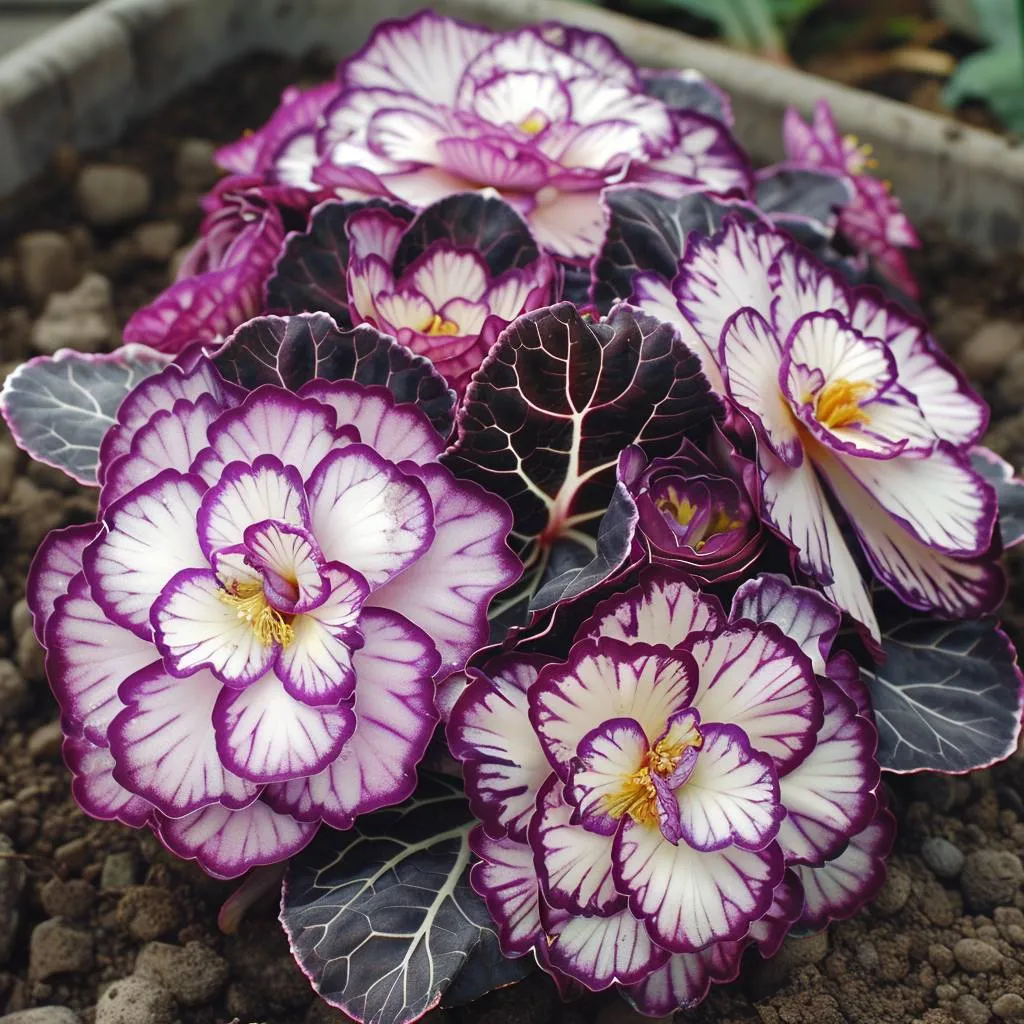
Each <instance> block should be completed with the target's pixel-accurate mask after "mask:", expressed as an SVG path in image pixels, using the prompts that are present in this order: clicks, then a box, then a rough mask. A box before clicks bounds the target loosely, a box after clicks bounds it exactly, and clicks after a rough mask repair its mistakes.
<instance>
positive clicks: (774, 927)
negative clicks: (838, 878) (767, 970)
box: [747, 868, 804, 960]
mask: <svg viewBox="0 0 1024 1024" xmlns="http://www.w3.org/2000/svg"><path fill="white" fill-rule="evenodd" d="M803 906H804V890H803V887H802V886H801V885H800V881H799V879H798V878H797V877H796V873H795V872H794V871H792V870H790V869H788V868H787V869H786V873H785V874H784V875H783V876H782V881H781V882H779V884H778V885H777V886H776V887H775V892H774V894H773V896H772V905H771V906H770V907H769V908H768V911H767V912H766V913H765V915H764V916H763V917H761V918H759V919H758V920H757V921H755V922H754V923H753V924H752V925H751V926H750V931H749V932H748V933H747V938H749V939H751V940H752V941H754V942H756V943H757V948H758V951H759V952H760V954H761V956H763V957H764V958H765V959H766V960H767V959H768V958H770V957H773V956H775V954H776V953H777V952H778V951H779V947H780V946H781V945H782V940H783V939H785V937H786V936H787V935H788V934H789V930H790V929H791V928H792V927H793V924H794V922H795V921H796V920H797V918H799V917H800V914H801V912H802V911H803Z"/></svg>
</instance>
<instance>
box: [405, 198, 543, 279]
mask: <svg viewBox="0 0 1024 1024" xmlns="http://www.w3.org/2000/svg"><path fill="white" fill-rule="evenodd" d="M439 241H444V242H450V243H451V244H452V245H454V246H457V247H459V248H466V249H474V250H475V251H476V252H478V253H480V255H481V256H483V258H484V259H485V260H486V261H487V266H488V268H489V269H490V272H491V274H493V275H498V274H503V273H505V272H506V271H508V270H512V269H513V268H516V267H518V268H522V267H528V266H530V264H532V263H535V262H536V261H537V259H539V258H540V250H539V249H538V248H537V243H536V242H535V241H534V240H533V235H532V234H531V232H530V229H529V228H528V227H527V225H526V221H524V220H523V218H522V217H521V216H520V215H519V214H518V213H516V211H515V210H513V209H512V207H511V206H509V205H508V203H506V202H505V201H504V200H503V199H499V198H498V197H497V196H485V195H482V194H481V193H479V192H461V193H458V194H457V195H454V196H448V197H447V198H446V199H442V200H441V201H440V202H439V203H434V205H433V206H428V207H427V208H426V209H425V210H424V211H423V212H422V213H421V214H420V215H419V216H418V217H417V218H416V220H415V221H414V222H413V223H412V224H411V225H410V227H409V230H408V231H406V233H405V234H404V235H403V236H402V241H401V242H400V243H399V245H398V252H397V253H396V254H395V260H394V270H395V279H396V280H397V279H398V278H400V277H401V276H402V274H404V273H405V271H406V269H407V268H408V267H409V265H410V264H411V263H412V262H413V261H414V260H416V259H417V258H418V257H419V256H422V255H423V253H424V252H426V251H427V249H428V248H430V246H431V245H433V244H434V243H435V242H439Z"/></svg>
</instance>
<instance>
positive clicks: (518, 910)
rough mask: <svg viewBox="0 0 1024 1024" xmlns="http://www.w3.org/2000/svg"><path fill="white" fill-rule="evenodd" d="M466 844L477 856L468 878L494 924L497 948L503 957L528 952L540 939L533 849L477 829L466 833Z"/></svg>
mask: <svg viewBox="0 0 1024 1024" xmlns="http://www.w3.org/2000/svg"><path fill="white" fill-rule="evenodd" d="M469 844H470V846H471V848H472V850H473V852H474V853H475V854H476V855H477V856H478V857H479V858H480V860H479V862H478V863H476V864H474V865H473V868H472V873H471V875H470V881H471V883H472V885H473V888H474V889H475V890H476V892H478V893H479V894H480V895H481V896H482V897H483V898H484V902H485V903H486V904H487V909H488V910H489V911H490V912H491V917H493V918H494V922H495V924H496V925H497V927H498V940H499V941H500V943H501V951H502V952H503V953H504V954H505V956H523V955H524V954H526V953H529V952H530V950H531V949H533V948H534V947H535V946H536V945H537V943H539V942H541V941H542V940H543V938H544V929H543V926H542V925H541V920H540V904H539V899H538V896H539V887H538V882H537V875H536V873H535V872H534V868H533V850H532V849H531V848H530V846H528V845H527V844H526V843H520V842H517V841H516V840H515V839H512V838H505V839H494V838H492V837H491V836H489V835H487V833H486V832H484V831H483V830H482V829H479V828H477V829H474V830H473V831H472V832H471V833H470V836H469Z"/></svg>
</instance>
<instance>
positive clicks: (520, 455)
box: [442, 302, 720, 622]
mask: <svg viewBox="0 0 1024 1024" xmlns="http://www.w3.org/2000/svg"><path fill="white" fill-rule="evenodd" d="M719 411H720V405H719V400H718V398H717V397H716V396H715V395H714V394H713V393H712V391H711V389H710V387H709V386H708V382H707V379H706V378H705V377H704V375H703V373H701V370H700V360H699V359H698V358H697V357H696V356H695V355H693V354H692V353H691V352H690V351H689V349H687V348H686V346H685V345H684V344H683V343H682V341H681V340H680V337H679V333H678V332H677V331H676V329H675V328H674V327H672V326H671V325H670V324H666V323H661V322H660V321H658V320H656V319H655V318H654V317H650V316H647V315H646V314H644V313H642V312H641V311H639V310H637V309H634V308H632V307H630V306H625V305H620V306H618V307H616V308H615V309H614V310H613V311H612V313H611V314H610V316H609V317H608V318H607V319H606V320H605V321H603V322H601V323H594V322H591V321H589V320H587V319H584V318H583V317H582V316H581V315H580V313H579V311H578V310H577V309H576V308H575V307H574V306H572V305H571V304H570V303H567V302H565V303H560V304H559V305H557V306H550V307H548V308H546V309H541V310H537V311H535V312H532V313H527V314H526V315H524V316H522V317H520V318H519V319H518V320H516V321H515V322H514V323H513V324H511V325H510V326H509V327H508V328H507V329H506V330H505V331H504V332H503V333H502V335H501V336H500V338H499V339H498V343H497V345H496V347H495V349H494V350H492V352H491V354H490V355H489V356H488V358H487V360H486V362H485V363H484V364H483V366H482V367H481V368H480V370H479V371H478V372H477V374H476V375H475V377H474V379H473V383H472V384H471V385H470V387H469V390H468V392H467V394H466V399H465V402H464V404H463V407H462V410H461V412H460V418H459V424H458V438H457V441H456V443H455V445H454V446H453V448H452V449H451V450H450V451H449V452H448V453H447V454H446V455H444V456H443V457H442V461H443V462H444V463H445V464H446V465H447V466H448V467H449V468H450V469H451V470H452V471H453V472H455V474H456V475H457V476H461V477H463V478H465V479H470V480H475V481H476V482H477V483H479V484H481V485H483V486H484V487H486V488H487V489H488V490H490V491H492V492H493V493H495V494H497V495H498V496H499V497H501V498H503V499H504V500H505V501H506V502H508V504H509V505H510V507H511V508H512V512H513V515H514V517H515V525H514V527H513V532H512V539H513V542H514V543H515V544H516V547H517V549H518V551H519V553H520V557H522V558H523V560H524V563H525V573H524V577H523V581H522V582H521V583H520V584H518V585H517V587H516V588H515V591H514V592H513V593H506V594H505V595H501V596H499V597H498V598H497V599H496V601H495V604H494V606H493V608H492V613H493V615H494V616H495V617H498V616H501V615H502V614H503V613H504V612H507V611H508V610H509V609H510V608H511V607H513V606H517V607H518V609H519V611H518V612H517V616H516V618H517V621H518V622H522V621H524V619H525V615H526V608H527V603H528V601H529V599H530V597H531V596H532V595H533V594H534V593H535V592H536V591H537V590H538V588H540V587H541V586H542V585H543V584H544V583H545V582H546V581H548V580H549V579H551V578H552V571H554V573H555V574H556V575H557V574H560V571H570V570H572V569H578V568H579V567H580V564H581V560H582V558H583V555H582V554H581V553H579V552H577V554H576V555H575V556H573V562H572V564H564V563H563V564H562V566H561V567H558V566H552V559H553V558H556V556H564V554H565V545H566V543H571V544H573V545H575V546H576V547H577V548H582V549H585V550H586V553H587V556H588V559H593V558H596V557H597V556H598V546H597V539H596V538H597V536H598V530H599V526H600V523H601V519H602V517H603V516H604V514H605V511H606V509H607V508H608V505H609V502H610V501H611V498H612V494H613V491H614V489H615V482H616V478H615V469H616V464H617V461H618V457H619V453H620V452H621V451H622V449H623V448H625V447H626V446H628V445H631V444H638V445H639V446H640V447H641V449H643V451H645V452H646V453H647V454H648V456H649V457H651V458H653V457H655V456H656V455H669V454H671V453H672V452H674V451H675V449H676V448H677V447H678V445H679V443H680V441H681V440H682V438H683V437H691V438H693V439H694V440H697V441H700V440H702V439H703V438H704V437H705V436H706V435H707V433H708V431H709V429H710V427H711V424H712V422H713V420H714V418H715V417H716V416H717V415H718V413H719ZM559 569H560V571H559Z"/></svg>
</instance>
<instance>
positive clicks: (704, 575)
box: [619, 430, 765, 583]
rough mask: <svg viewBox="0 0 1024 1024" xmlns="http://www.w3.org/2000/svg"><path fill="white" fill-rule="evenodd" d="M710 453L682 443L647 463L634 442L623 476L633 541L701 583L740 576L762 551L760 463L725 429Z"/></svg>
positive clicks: (715, 436)
mask: <svg viewBox="0 0 1024 1024" xmlns="http://www.w3.org/2000/svg"><path fill="white" fill-rule="evenodd" d="M708 452H709V454H706V453H705V452H703V451H701V450H700V449H699V448H697V446H696V445H694V444H693V443H692V442H690V441H684V442H683V445H682V447H681V448H680V450H679V452H678V453H677V454H676V455H673V456H671V457H669V458H659V459H654V460H652V461H651V462H650V464H648V463H647V460H646V459H645V458H644V456H643V453H642V452H640V451H639V449H636V448H630V449H628V450H627V451H626V452H625V453H623V456H622V458H621V459H620V462H619V479H620V480H621V481H622V483H623V484H625V486H626V489H627V490H628V492H629V495H630V497H631V498H632V499H633V503H634V505H635V506H636V509H637V525H636V534H635V538H634V545H635V546H637V547H639V549H640V553H641V556H642V557H643V558H644V559H647V560H650V561H651V562H654V563H655V564H658V565H665V566H672V567H676V568H679V569H682V570H683V571H685V572H686V573H687V574H688V575H689V576H690V577H692V578H693V579H694V580H696V581H698V582H700V583H708V582H711V581H713V580H718V581H722V580H728V579H734V578H735V577H736V576H738V575H740V574H741V573H743V572H744V571H746V570H747V569H749V568H750V566H751V565H752V564H753V563H754V561H755V560H756V559H757V557H758V556H759V555H760V554H761V552H762V551H763V550H764V544H765V536H764V532H763V530H762V527H761V522H760V518H759V515H758V508H759V505H760V501H759V497H758V490H759V481H758V477H757V467H756V466H755V465H754V463H753V462H751V461H750V460H749V459H745V458H744V457H743V456H742V455H740V453H739V452H738V451H736V449H735V448H734V447H733V446H732V444H731V443H730V442H729V441H728V440H727V439H726V438H725V436H724V435H723V434H721V433H720V432H719V431H717V430H716V431H714V432H713V435H712V439H711V442H710V443H709V446H708Z"/></svg>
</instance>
